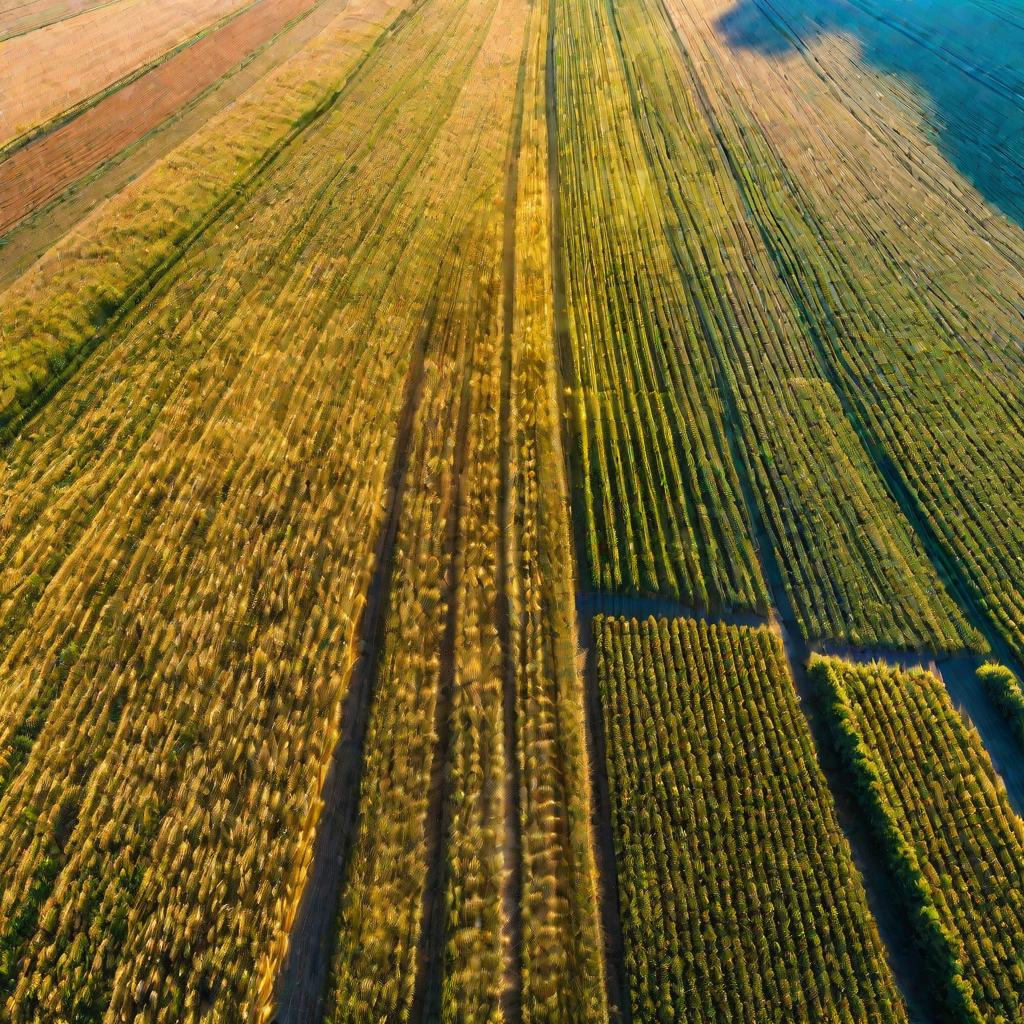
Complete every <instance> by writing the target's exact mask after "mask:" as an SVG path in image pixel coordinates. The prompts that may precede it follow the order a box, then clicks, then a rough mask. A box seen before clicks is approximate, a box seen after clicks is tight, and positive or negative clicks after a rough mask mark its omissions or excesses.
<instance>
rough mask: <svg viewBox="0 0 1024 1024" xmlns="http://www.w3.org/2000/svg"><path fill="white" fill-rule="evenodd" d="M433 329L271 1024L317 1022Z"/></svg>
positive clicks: (396, 466)
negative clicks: (307, 873) (275, 1010)
mask: <svg viewBox="0 0 1024 1024" xmlns="http://www.w3.org/2000/svg"><path fill="white" fill-rule="evenodd" d="M432 326H433V316H432V315H431V316H429V317H428V318H427V327H426V328H425V330H424V331H423V334H422V336H421V339H420V343H419V345H418V346H417V348H416V351H415V352H414V353H413V356H412V362H411V364H410V367H409V374H408V377H407V379H406V390H405V399H404V403H403V406H402V412H401V416H400V418H399V422H398V437H397V440H396V442H395V455H394V459H393V462H392V466H391V472H390V475H389V478H388V513H387V518H386V519H385V522H384V528H383V530H382V531H381V535H380V539H379V540H378V542H377V550H376V555H375V562H374V571H373V576H372V577H371V580H370V587H369V589H368V591H367V595H366V607H365V609H364V611H363V620H362V623H361V624H360V645H359V660H358V661H357V662H356V664H355V667H354V668H353V670H352V681H351V683H350V685H349V691H348V694H347V695H346V697H345V703H344V707H343V708H342V712H341V723H342V732H341V739H340V741H339V743H338V746H337V748H336V749H335V752H334V758H333V760H332V762H331V765H330V768H329V769H328V772H327V778H326V779H325V781H324V788H323V792H322V799H323V802H324V810H323V813H322V815H321V817H320V822H319V824H318V826H317V834H316V839H315V840H314V845H313V858H312V861H311V864H310V869H309V877H308V878H307V879H306V884H305V887H304V889H303V893H302V899H301V900H300V901H299V907H298V910H297V912H296V915H295V923H294V924H293V926H292V931H291V935H290V937H289V942H288V953H287V955H286V956H285V959H284V962H283V963H282V965H281V971H280V974H279V976H278V983H277V997H276V1001H277V1013H276V1014H275V1016H274V1022H275V1024H311V1022H313V1021H319V1020H321V1019H322V1017H323V1011H324V1007H323V1002H324V993H325V992H326V989H327V978H328V973H329V971H330V965H331V951H332V946H333V937H334V925H335V915H336V913H337V908H338V902H339V896H340V893H341V884H342V880H343V877H344V865H345V863H346V861H347V858H348V852H349V849H350V846H351V840H352V837H353V835H354V833H355V823H356V818H357V812H358V809H359V785H360V778H361V775H362V761H363V740H364V738H365V735H366V724H367V720H368V718H369V713H370V704H371V698H372V693H373V685H374V682H375V680H376V677H377V668H378V662H379V659H380V653H381V650H382V648H383V646H384V624H385V620H386V617H387V608H388V601H389V599H390V596H391V580H392V577H393V575H394V551H395V539H396V537H397V535H398V524H399V522H400V521H401V514H402V506H403V504H404V500H405V489H406V483H407V478H408V466H409V454H410V450H411V442H412V430H413V424H414V423H415V419H416V410H417V409H418V407H419V404H420V396H421V394H422V386H423V356H424V350H425V348H426V339H427V337H429V333H430V330H431V328H432Z"/></svg>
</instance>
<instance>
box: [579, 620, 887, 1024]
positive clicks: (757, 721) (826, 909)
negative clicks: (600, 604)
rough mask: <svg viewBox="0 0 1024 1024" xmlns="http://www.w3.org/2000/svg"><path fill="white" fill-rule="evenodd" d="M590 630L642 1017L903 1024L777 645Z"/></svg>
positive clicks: (655, 631) (701, 629)
mask: <svg viewBox="0 0 1024 1024" xmlns="http://www.w3.org/2000/svg"><path fill="white" fill-rule="evenodd" d="M594 628H595V632H596V642H597V646H598V651H599V664H598V675H599V679H600V685H601V696H602V700H603V703H604V715H605V722H606V734H607V744H608V762H609V773H610V775H611V788H612V804H613V811H614V827H615V839H616V859H617V861H618V871H619V893H620V899H621V905H622V916H623V930H624V932H625V940H626V964H627V970H628V973H629V982H630V991H631V997H632V1011H633V1020H634V1021H636V1022H638V1024H646V1022H651V1024H654V1022H667V1021H679V1022H684V1021H709V1022H710V1021H721V1020H780V1021H781V1020H793V1021H819V1020H828V1021H836V1022H838V1021H867V1020H871V1021H903V1020H906V1014H905V1011H904V1009H903V1006H902V1003H901V1001H900V998H899V996H898V995H897V994H896V990H895V986H894V984H893V981H892V976H891V975H890V973H889V969H888V965H887V964H886V962H885V958H884V955H883V953H882V947H881V942H880V941H879V938H878V934H877V931H876V930H875V927H874V924H873V922H872V921H871V918H870V915H869V913H868V909H867V904H866V902H865V899H864V894H863V891H862V889H861V887H860V882H859V880H858V878H857V875H856V872H855V871H854V868H853V863H852V860H851V858H850V851H849V847H848V846H847V844H846V841H845V839H844V838H843V836H842V833H841V832H840V830H839V826H838V824H837V821H836V817H835V812H834V810H833V808H832V803H831V799H830V797H829V794H828V789H827V787H826V785H825V779H824V776H823V775H822V774H821V771H820V769H819V768H818V765H817V762H816V760H815V756H814V749H813V744H812V742H811V737H810V732H809V730H808V728H807V725H806V723H805V722H804V720H803V717H802V715H801V712H800V710H799V708H798V706H797V700H796V691H795V690H794V688H793V683H792V680H791V679H790V678H789V673H788V670H787V668H786V663H785V659H784V657H783V654H782V646H781V644H780V643H779V640H778V638H777V637H776V636H774V635H773V634H772V633H771V632H769V631H768V630H764V629H762V630H749V629H746V628H742V629H737V628H733V627H728V626H711V627H709V626H707V625H705V624H704V623H703V622H700V623H698V622H693V621H686V620H672V621H667V620H664V619H663V620H661V621H660V622H655V621H654V620H653V619H650V620H648V621H647V622H646V623H638V622H637V621H636V620H626V619H604V618H601V617H598V618H597V619H596V620H595V623H594Z"/></svg>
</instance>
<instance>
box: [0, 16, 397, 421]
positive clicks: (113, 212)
mask: <svg viewBox="0 0 1024 1024" xmlns="http://www.w3.org/2000/svg"><path fill="white" fill-rule="evenodd" d="M377 6H378V5H377V4H376V3H375V2H374V0H368V2H362V0H357V2H355V3H354V4H353V5H350V7H349V8H348V9H347V11H346V12H345V14H343V15H342V16H340V17H339V18H338V19H337V20H336V21H335V22H333V23H332V24H331V25H330V26H328V27H327V28H326V29H325V30H324V32H323V33H322V34H321V35H320V37H318V39H316V40H315V41H314V42H313V43H311V44H310V45H309V46H308V47H307V48H306V49H304V50H302V51H301V52H299V53H298V54H296V55H295V56H294V57H292V58H291V59H290V60H289V61H287V62H286V63H285V64H283V65H282V66H281V67H280V68H278V69H277V70H276V71H275V72H274V73H273V74H271V75H270V76H269V77H268V78H267V79H265V80H264V81H263V82H260V83H259V84H257V85H256V86H255V87H254V88H253V89H252V90H250V91H249V92H248V93H246V94H245V95H244V96H243V97H242V98H241V99H240V100H239V101H238V102H237V103H235V104H234V105H233V106H231V107H229V108H228V109H227V110H225V111H224V112H223V113H221V114H220V115H218V116H217V117H216V118H214V119H213V120H212V121H211V122H210V123H209V124H207V125H205V126H204V127H203V128H202V129H200V130H199V131H198V132H197V133H196V135H195V136H194V137H193V138H191V139H189V140H188V141H186V142H185V143H183V144H182V145H181V146H180V147H179V148H177V149H175V150H174V151H173V152H172V153H170V154H169V155H168V156H167V157H166V158H165V159H164V160H162V161H160V162H159V163H158V164H156V165H155V166H154V167H152V168H151V169H150V170H149V171H148V172H146V173H145V174H144V175H143V176H142V177H141V178H139V179H138V181H136V182H134V183H133V184H132V185H130V186H128V187H127V188H126V189H124V190H123V191H122V192H121V193H119V194H118V195H117V196H115V197H114V198H112V199H111V200H110V201H109V202H107V203H106V204H104V205H103V206H102V207H100V208H99V209H98V210H97V211H96V212H95V213H93V214H92V215H91V216H90V217H88V218H87V219H86V220H85V221H84V222H83V223H82V224H81V225H80V226H79V227H78V229H77V230H76V231H75V232H74V233H73V234H71V235H69V236H67V237H66V238H64V239H63V240H62V241H61V242H59V243H58V244H57V245H56V246H55V247H54V248H53V249H52V250H51V251H50V252H49V253H48V254H47V255H46V256H45V257H43V259H42V260H40V262H39V263H38V264H37V265H36V266H35V267H34V268H33V269H32V270H31V271H30V272H29V273H27V274H26V275H25V276H24V277H22V278H20V279H19V280H18V281H16V282H15V283H14V284H12V285H11V287H10V288H8V289H7V290H6V291H5V292H4V293H3V301H2V302H0V335H2V337H3V345H2V347H0V427H2V428H5V430H4V433H5V434H9V433H10V432H11V429H12V428H13V427H15V426H16V425H17V424H18V423H19V421H20V420H21V419H22V418H23V416H24V414H25V412H26V411H27V410H30V409H32V408H34V407H35V406H36V405H37V404H38V403H39V402H40V400H41V399H44V398H45V397H46V394H47V392H48V390H49V389H50V388H51V387H52V386H53V384H54V383H55V382H59V380H60V379H61V378H62V377H63V376H65V375H66V374H67V372H69V371H70V370H71V369H73V368H74V366H75V364H76V362H77V361H78V360H79V359H80V358H81V357H82V355H83V354H85V353H87V352H88V351H90V350H91V348H92V347H93V346H94V345H95V344H96V343H97V341H98V340H99V339H101V338H102V337H103V336H104V334H105V325H106V324H107V323H108V321H109V320H110V318H111V317H112V316H113V315H114V314H115V313H118V312H121V313H125V312H130V311H131V309H133V308H134V307H135V306H137V305H138V304H139V303H140V302H141V301H142V300H143V298H144V296H145V294H146V292H147V291H148V290H149V289H150V288H151V287H152V286H153V284H154V281H156V280H157V279H158V277H159V276H160V275H161V274H162V273H163V272H164V271H165V270H167V269H168V268H169V267H172V266H173V265H174V264H175V262H176V261H177V260H178V259H179V258H180V257H181V255H182V253H183V252H184V251H185V250H186V249H187V246H188V244H189V243H190V242H191V241H193V236H194V235H195V234H196V233H201V232H202V231H204V230H205V228H206V227H207V225H208V223H209V221H210V220H211V219H213V218H216V217H217V216H222V215H223V214H224V211H225V210H226V209H227V207H228V206H229V205H230V204H231V203H232V202H236V201H237V200H238V197H239V195H246V194H248V193H249V192H250V191H251V190H252V188H253V182H254V179H257V180H258V176H259V173H260V172H261V171H263V170H265V167H266V165H267V163H268V162H269V161H270V160H272V159H273V158H275V157H276V156H277V155H278V154H279V153H280V151H281V149H282V147H283V146H285V145H286V143H287V142H288V141H290V140H291V139H292V138H293V137H294V136H295V135H296V134H297V132H299V131H300V130H301V128H302V127H303V126H304V125H305V124H306V123H308V122H309V120H310V119H312V118H315V116H316V115H317V114H318V113H322V112H323V111H324V109H325V108H326V106H327V104H328V103H329V102H330V101H331V100H332V98H333V97H335V96H336V94H337V91H338V90H339V89H340V88H341V87H342V85H343V83H344V82H345V80H346V78H347V76H349V75H350V74H351V73H352V71H353V68H354V67H355V66H356V64H357V61H358V59H359V57H360V56H361V55H362V54H364V53H365V52H366V51H367V50H368V49H369V48H370V47H371V44H372V43H373V41H374V40H375V39H376V38H377V37H378V36H379V35H380V33H381V32H382V30H383V25H382V23H381V16H380V13H379V11H378V10H377Z"/></svg>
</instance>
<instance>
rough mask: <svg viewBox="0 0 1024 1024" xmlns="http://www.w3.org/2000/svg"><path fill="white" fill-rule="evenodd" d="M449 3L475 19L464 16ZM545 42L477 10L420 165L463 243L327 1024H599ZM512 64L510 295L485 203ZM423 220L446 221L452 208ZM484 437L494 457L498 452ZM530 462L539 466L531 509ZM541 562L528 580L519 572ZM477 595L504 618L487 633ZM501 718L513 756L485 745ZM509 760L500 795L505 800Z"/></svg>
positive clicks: (447, 278)
mask: <svg viewBox="0 0 1024 1024" xmlns="http://www.w3.org/2000/svg"><path fill="white" fill-rule="evenodd" d="M470 10H471V11H472V12H474V13H473V16H474V17H476V18H477V19H479V18H481V17H482V15H483V13H484V12H485V11H486V8H484V7H473V6H472V5H471V7H470ZM545 29H546V7H545V6H544V5H541V4H537V5H530V6H527V5H524V4H519V3H501V4H499V5H497V8H496V10H495V13H494V16H493V22H492V23H491V25H490V29H489V32H488V35H487V38H486V40H485V41H484V42H483V46H482V49H481V52H480V57H479V59H478V61H477V63H476V64H475V65H474V66H473V68H472V69H471V70H470V71H469V72H468V73H467V86H466V89H465V90H464V93H463V95H462V96H461V97H460V101H459V105H458V107H457V108H456V111H455V113H453V116H452V121H451V125H450V126H449V129H450V138H449V140H448V146H449V148H450V152H449V151H448V150H443V151H442V152H441V153H440V154H439V156H438V165H439V167H443V166H445V165H446V164H447V165H448V166H455V165H456V163H457V161H458V160H464V161H466V164H465V166H464V169H463V170H462V171H461V173H460V174H459V175H457V176H456V177H455V179H454V180H457V181H458V182H459V187H458V189H457V190H453V191H454V192H455V194H456V195H459V196H462V197H463V201H464V202H466V203H467V204H468V207H469V209H470V210H471V213H470V214H469V215H467V219H466V224H465V229H464V232H463V233H462V234H460V235H459V236H457V238H456V239H454V240H453V242H452V243H450V244H449V245H448V246H447V247H445V246H443V245H442V246H440V247H439V250H438V251H448V252H449V253H456V254H457V257H455V256H450V257H449V258H448V260H447V261H446V271H445V275H444V276H443V277H442V279H441V280H440V282H439V288H438V291H437V293H436V294H435V296H434V299H433V307H434V308H433V310H432V314H431V320H430V329H429V331H428V333H427V336H426V337H427V348H426V353H425V366H424V378H423V382H422V396H421V398H420V403H421V404H420V407H419V410H418V413H417V422H416V426H415V428H414V439H413V442H412V443H413V454H412V458H411V460H410V479H409V481H408V492H407V494H406V497H405V500H404V504H403V518H402V525H401V526H400V528H399V542H398V549H397V551H396V554H395V565H396V576H395V580H394V582H393V587H392V596H391V610H390V614H389V618H388V627H387V637H386V640H385V647H384V652H383V662H382V665H381V668H380V672H379V675H378V680H377V691H376V693H375V696H374V704H373V709H372V712H371V718H370V725H369V732H368V735H367V740H366V765H365V769H364V774H363V780H362V794H363V797H362V805H361V809H360V819H361V822H362V825H361V827H360V830H359V833H358V837H357V840H356V845H355V850H354V855H353V859H352V865H351V869H350V872H349V874H348V879H347V881H346V887H345V892H344V894H343V897H342V906H341V909H340V914H339V918H338V925H337V949H336V953H335V959H334V965H333V977H332V982H331V994H330V1000H329V1009H328V1017H327V1019H328V1020H330V1021H332V1022H336V1024H340V1022H353V1024H354V1022H357V1021H359V1022H361V1021H364V1020H367V1019H371V1018H372V1019H378V1018H383V1019H403V1018H405V1017H407V1016H408V1015H409V1014H412V1013H416V1014H418V1013H420V1012H426V1013H427V1014H428V1015H430V1014H431V1012H432V1007H433V1005H434V1003H433V1000H435V999H436V1000H437V1005H438V1011H437V1012H439V1013H440V1017H441V1019H442V1020H445V1021H460V1020H466V1021H469V1020H472V1021H500V1020H504V1019H506V1017H505V1013H506V1004H507V1000H506V997H507V996H509V995H511V994H512V992H513V987H514V991H515V998H516V999H517V1000H518V1001H519V1003H520V1006H521V1014H522V1019H523V1020H524V1021H542V1020H543V1021H565V1022H570V1021H572V1022H578V1021H594V1022H599V1021H601V1020H603V1019H604V1011H603V1005H604V1001H603V984H602V978H601V966H600V958H599V939H598V934H597V928H596V921H595V912H594V888H593V886H594V876H593V870H592V855H591V850H590V843H589V830H588V824H587V822H588V810H587V801H586V796H585V793H586V779H587V776H586V768H585V763H584V756H585V755H584V744H583V738H582V704H581V694H580V688H579V678H578V675H577V673H576V664H575V649H574V645H573V642H572V641H573V632H572V627H571V621H572V620H571V609H572V600H571V584H570V580H571V561H569V556H570V549H569V541H568V520H567V508H566V503H565V489H564V482H562V483H561V484H559V481H561V479H562V478H561V470H562V463H561V460H560V456H559V454H558V453H559V449H558V447H557V440H556V438H557V430H558V418H557V414H556V412H555V408H556V406H555V402H554V399H555V394H554V364H553V336H552V331H551V305H550V304H551V299H550V291H549V290H548V289H549V286H550V271H549V269H548V261H547V254H548V247H547V224H546V215H547V205H546V196H545V192H544V183H545V175H546V168H545V166H544V160H543V156H544V150H543V148H542V142H543V138H544V135H543V132H544V123H543V120H542V119H541V114H542V112H543V92H542V86H543V80H544V79H543V71H544V63H543V55H544V41H545ZM466 34H467V33H466V32H465V31H461V32H460V33H459V35H461V36H465V35H466ZM524 46H525V47H526V49H525V52H524V51H523V50H522V49H520V50H518V51H517V49H516V48H517V47H520V48H521V47H524ZM520 67H521V68H522V72H521V74H522V85H521V88H522V90H523V96H524V102H523V108H524V111H525V113H524V115H523V120H522V129H521V140H520V147H521V149H520V154H521V155H520V169H519V175H518V189H517V194H516V195H515V196H512V197H511V198H512V201H513V202H514V203H515V207H516V222H515V243H516V266H515V276H514V279H513V280H512V281H510V280H508V279H507V278H506V277H503V265H504V259H505V256H506V253H505V250H504V246H505V245H506V244H507V242H508V239H507V238H506V237H505V232H504V229H505V223H504V219H503V213H504V212H505V211H504V210H503V207H502V201H503V197H504V194H505V187H506V179H505V173H506V160H507V158H508V157H509V141H510V139H511V138H514V135H515V133H514V131H513V100H514V96H515V93H516V81H517V77H518V76H517V73H518V72H519V71H520ZM433 219H436V220H437V221H438V222H439V223H441V224H444V223H447V222H448V221H450V220H451V219H452V217H451V211H446V212H445V213H444V214H443V215H442V216H439V217H437V218H432V220H433ZM507 285H512V286H513V287H514V289H515V291H514V293H513V294H512V295H508V294H507V293H506V292H505V291H504V288H505V287H506V286H507ZM509 310H511V312H512V317H513V321H512V323H511V324H507V323H506V322H505V321H504V314H507V313H508V312H509ZM506 345H508V346H510V350H509V351H506V350H505V346H506ZM506 374H508V375H510V377H509V379H508V382H507V388H508V398H507V399H505V398H503V390H504V388H505V386H506V385H505V381H506ZM503 410H505V412H504V413H503ZM503 415H505V416H508V417H509V422H508V424H507V425H503V423H502V417H503ZM438 423H449V424H451V429H450V430H447V431H439V430H438V429H437V424H438ZM506 432H507V435H508V436H509V437H510V438H512V439H513V447H512V450H511V451H509V452H503V451H502V448H501V442H502V438H503V436H505V434H506ZM538 445H543V448H542V451H543V452H544V453H545V454H550V456H551V458H550V459H549V460H547V464H546V465H545V468H544V470H543V472H544V474H545V481H546V482H547V483H550V485H551V490H547V489H545V493H544V495H543V496H542V495H541V494H540V493H539V490H538V482H537V473H538V472H539V469H538V465H537V461H538V454H537V446H538ZM503 458H508V459H509V462H510V465H509V469H508V474H507V478H508V481H509V489H508V493H503V486H502V481H503V479H505V476H504V475H503V474H502V472H501V471H500V469H499V467H500V464H501V460H502V459H503ZM503 503H505V505H506V511H505V512H502V511H501V507H502V505H503ZM506 518H507V519H508V521H509V522H510V523H511V529H510V530H509V531H508V532H507V533H506V534H505V535H504V536H503V535H502V534H501V530H500V526H501V523H502V521H503V520H504V519H506ZM544 560H550V561H547V562H546V563H545V561H544ZM502 562H504V564H505V568H504V569H501V568H500V563H502ZM545 564H547V565H548V566H549V567H550V569H551V573H550V576H542V573H544V568H543V566H544V565H545ZM503 584H504V587H503ZM506 587H507V589H505V588H506ZM499 602H508V609H507V612H508V620H509V622H510V626H509V634H508V637H507V639H506V638H505V637H503V635H502V630H501V626H500V619H501V612H500V609H499ZM552 609H553V610H554V611H555V616H556V617H555V618H554V619H552V620H550V621H549V620H548V618H547V615H546V613H547V612H548V611H549V610H552ZM506 643H507V644H508V646H507V648H506V646H505V645H506ZM506 685H511V687H512V695H511V708H510V709H507V708H506V699H507V698H506V692H505V687H506ZM509 710H510V713H511V714H512V716H513V718H514V723H515V724H514V729H513V731H512V734H511V738H512V742H513V744H514V747H515V750H514V751H513V750H512V749H510V748H508V747H507V746H506V739H507V738H508V737H509V733H508V731H507V728H506V723H505V718H504V716H505V714H506V713H508V711H509ZM513 757H514V758H515V768H516V775H517V777H518V778H519V780H520V788H519V792H518V793H515V792H512V793H510V792H509V790H508V787H507V784H506V779H507V773H508V772H510V771H512V768H513V765H512V763H511V762H512V759H513ZM509 797H511V798H512V806H509V803H508V799H509ZM517 808H518V814H517V813H516V812H517ZM432 858H434V860H433V861H432ZM438 864H441V865H442V867H441V869H440V870H438V869H437V865H438ZM512 873H514V874H516V875H517V876H518V877H519V878H520V884H519V887H518V891H517V890H516V889H515V888H510V878H509V875H510V874H512ZM434 887H436V888H438V889H441V890H443V892H442V896H441V897H439V896H438V894H437V892H436V891H435V889H434ZM439 899H441V900H442V903H441V905H442V906H443V915H442V916H441V917H440V920H439V919H438V917H437V911H436V906H437V903H438V900H439ZM515 900H518V901H519V905H518V907H516V906H514V905H513V901H515ZM516 916H518V917H519V918H520V919H521V922H522V925H521V934H517V933H516V931H514V930H513V923H512V919H513V918H514V917H516ZM520 972H521V973H520Z"/></svg>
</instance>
